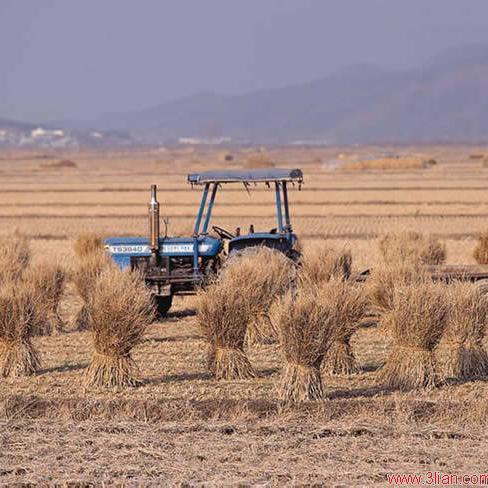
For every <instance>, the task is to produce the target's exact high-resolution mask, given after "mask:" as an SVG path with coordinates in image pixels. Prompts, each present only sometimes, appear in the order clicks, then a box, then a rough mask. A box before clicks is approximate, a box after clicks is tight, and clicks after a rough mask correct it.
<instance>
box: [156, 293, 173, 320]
mask: <svg viewBox="0 0 488 488" xmlns="http://www.w3.org/2000/svg"><path fill="white" fill-rule="evenodd" d="M172 304H173V295H169V296H165V297H161V296H158V295H155V296H154V305H155V307H156V318H157V319H158V320H161V319H164V317H166V315H167V313H168V312H169V309H170V308H171V305H172Z"/></svg>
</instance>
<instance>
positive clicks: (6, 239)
mask: <svg viewBox="0 0 488 488" xmlns="http://www.w3.org/2000/svg"><path fill="white" fill-rule="evenodd" d="M30 259H31V252H30V247H29V241H28V239H27V238H26V237H25V236H23V235H22V234H19V233H17V232H14V233H12V234H7V235H4V236H0V284H2V283H8V282H10V281H17V280H20V279H21V278H22V276H23V274H24V272H25V271H26V269H27V267H28V265H29V263H30Z"/></svg>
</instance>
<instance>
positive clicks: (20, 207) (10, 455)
mask: <svg viewBox="0 0 488 488" xmlns="http://www.w3.org/2000/svg"><path fill="white" fill-rule="evenodd" d="M386 150H390V149H386ZM396 150H397V149H395V148H392V149H391V150H390V151H396ZM421 150H422V151H424V150H425V149H424V148H422V149H421ZM338 151H340V149H339V148H334V149H327V148H325V149H307V150H299V149H295V148H292V147H287V148H270V149H269V154H270V157H271V158H272V160H273V161H276V164H277V165H280V166H281V165H283V166H285V167H291V166H292V165H293V166H296V165H298V166H299V167H300V164H301V162H305V163H304V165H303V166H302V168H303V169H304V173H305V184H304V186H303V191H302V192H300V193H299V192H297V191H290V205H291V209H292V213H293V217H294V218H293V224H294V228H295V230H296V232H297V234H298V235H299V237H300V239H301V240H302V242H304V243H305V244H306V245H308V243H309V242H310V241H324V240H327V242H328V243H330V245H332V246H334V247H337V248H341V247H343V246H344V245H345V243H346V242H347V246H348V247H349V248H350V249H351V251H352V252H353V255H354V261H355V266H356V267H358V266H359V267H364V268H369V267H373V268H374V269H375V268H376V263H377V261H379V256H378V249H377V246H375V241H374V239H375V238H376V237H377V236H379V235H382V234H384V233H385V232H400V231H404V230H406V229H409V230H415V231H418V232H424V233H435V234H436V235H439V236H442V237H440V239H442V240H443V241H445V242H446V244H447V247H448V262H449V264H466V263H472V262H473V257H472V251H473V248H474V246H475V244H476V242H475V240H474V239H475V238H476V236H477V233H478V232H482V231H484V230H485V228H486V213H487V211H488V210H487V208H488V199H487V196H486V189H485V188H484V187H483V186H484V185H483V180H484V179H485V178H486V175H487V173H486V171H487V170H486V169H484V168H482V167H481V162H480V160H476V161H472V162H470V161H464V160H465V159H466V155H467V154H470V153H472V152H480V150H479V149H474V148H466V147H464V148H456V147H454V146H449V147H443V148H442V147H439V148H432V149H429V150H428V152H429V153H432V154H435V155H436V158H438V159H439V161H440V163H439V165H438V167H436V168H432V169H431V170H429V171H422V170H418V171H417V170H413V171H408V170H407V171H398V172H393V171H385V172H383V173H382V172H381V171H378V172H375V173H374V174H372V173H371V172H368V171H363V172H361V171H357V172H356V173H355V174H354V177H353V178H352V177H351V174H350V173H349V174H348V173H345V172H341V171H340V170H339V171H334V172H332V171H329V170H328V169H327V167H326V164H327V162H328V161H329V160H331V158H333V157H335V154H337V152H338ZM372 151H377V148H375V149H371V150H369V149H365V150H363V148H358V149H357V150H356V152H357V153H358V157H359V158H361V157H362V154H368V153H371V152H372ZM195 152H196V153H197V152H200V149H197V150H195ZM332 152H333V154H332V155H331V153H332ZM481 152H483V151H481ZM175 155H176V157H175V158H173V151H168V152H167V154H164V155H163V156H161V157H160V156H159V154H158V156H157V157H158V159H159V158H161V159H164V161H160V162H159V163H158V167H157V172H155V171H154V170H155V162H154V159H155V157H156V156H155V154H154V151H151V152H148V153H147V154H146V153H142V152H140V151H127V152H125V153H122V152H117V153H114V152H106V153H101V152H100V153H98V152H95V151H93V152H82V153H74V152H71V151H68V152H66V154H65V156H63V157H66V158H69V159H72V160H74V161H82V162H83V175H82V177H80V175H79V174H78V173H77V172H76V170H75V171H69V170H66V171H57V177H56V179H54V178H53V171H32V169H34V170H37V169H38V167H39V161H38V160H35V159H30V160H26V157H27V156H26V155H25V154H20V155H19V154H18V153H13V152H12V153H11V154H8V153H5V154H2V156H1V158H2V159H3V161H2V163H1V166H2V175H1V176H2V185H1V191H0V214H1V218H2V226H1V229H0V232H1V233H2V234H6V233H11V232H13V230H14V229H16V228H18V229H19V231H21V232H23V233H25V234H26V235H29V236H34V237H35V240H34V241H33V242H32V246H31V248H32V253H33V260H34V261H35V262H38V261H41V260H42V261H45V260H49V261H50V262H58V260H59V259H60V257H66V258H67V259H68V261H72V260H73V256H72V249H71V246H69V243H70V242H71V240H72V239H73V238H74V236H76V235H77V234H78V233H80V232H93V231H95V232H100V233H101V234H102V235H104V234H107V233H110V234H111V235H145V233H146V224H147V219H146V211H145V206H144V203H145V201H146V190H147V188H148V185H149V184H150V183H157V184H158V185H159V187H160V188H163V189H164V190H165V191H164V195H165V196H164V199H163V202H162V204H163V207H164V208H165V214H167V215H168V216H169V218H170V234H174V233H181V234H182V235H187V234H188V233H189V232H190V233H191V229H192V224H193V221H194V215H195V209H196V208H197V205H198V200H199V198H200V192H199V191H190V189H189V188H188V185H187V184H186V178H185V177H186V172H192V171H201V170H205V169H218V168H223V167H224V166H225V167H228V163H227V162H225V163H224V162H222V163H219V162H218V161H216V159H217V158H216V157H214V156H213V155H212V152H211V151H207V150H205V154H204V156H202V157H199V155H198V154H197V157H195V156H192V157H191V159H190V157H187V156H185V155H183V150H182V151H175ZM244 157H245V156H244V152H243V151H242V152H239V153H236V157H235V161H236V163H235V164H240V161H242V159H243V158H244ZM316 157H317V158H319V159H320V160H321V161H324V165H323V166H321V165H320V164H315V163H313V162H312V161H313V160H314V158H316ZM52 159H53V160H54V161H56V160H57V159H59V156H58V157H55V156H54V157H53V158H52ZM174 159H179V160H180V161H181V166H178V165H174ZM197 161H199V162H198V166H197ZM202 164H204V165H205V167H202V166H201V165H202ZM210 165H211V166H210ZM216 165H217V168H216V167H215V166H216ZM80 167H81V163H80ZM251 197H252V198H251V200H250V199H249V197H248V195H247V193H246V192H245V191H242V189H241V188H235V189H230V191H227V188H226V190H225V191H223V192H222V193H220V194H219V199H218V202H217V206H216V208H215V212H214V217H215V221H214V222H215V223H216V224H217V225H221V226H223V227H225V228H229V229H233V228H235V227H236V226H241V228H247V226H248V225H249V223H253V224H254V225H255V227H256V229H260V230H261V229H264V230H266V229H270V228H272V227H274V226H275V217H274V215H273V211H274V206H273V197H274V195H273V191H272V190H271V191H269V190H266V191H265V190H264V189H261V188H256V189H254V188H251ZM70 291H71V290H70V289H68V293H67V294H66V295H65V299H64V300H63V303H62V307H61V310H62V314H63V316H66V317H68V316H69V315H70V314H71V313H72V312H73V311H74V310H75V309H76V307H77V301H76V299H75V298H74V297H73V296H72V294H71V293H70ZM193 309H194V299H193V297H185V298H178V299H176V300H175V305H174V309H173V310H174V313H172V314H170V316H169V317H168V318H167V319H166V320H165V322H164V323H162V324H154V325H152V326H151V327H150V328H149V331H148V338H147V340H145V341H144V342H143V343H142V344H141V345H140V346H139V347H137V348H136V349H135V350H134V354H133V358H134V360H135V361H136V362H137V365H138V367H139V368H140V374H141V376H142V377H144V378H148V379H149V381H147V382H146V383H145V384H144V386H143V387H141V388H125V389H121V390H118V391H117V392H116V394H115V393H114V392H113V391H110V390H102V389H86V390H80V385H79V379H80V369H81V368H83V367H84V366H85V365H86V364H87V362H88V361H89V360H90V357H91V353H92V351H91V341H90V332H89V331H82V332H73V333H70V334H61V335H56V336H49V337H39V338H36V339H35V345H36V348H38V350H39V352H40V353H41V355H42V362H43V371H42V374H39V375H36V376H35V378H31V377H25V378H12V379H5V380H3V381H0V398H1V401H0V416H1V419H2V425H1V429H2V430H1V433H0V435H1V437H2V439H3V438H4V439H7V440H8V443H7V444H8V446H7V448H5V449H4V450H3V452H2V463H1V464H2V470H1V471H2V473H1V476H0V479H1V482H2V483H4V484H12V485H15V484H21V483H38V484H49V483H55V482H59V484H62V483H63V482H66V481H72V480H79V481H80V483H84V482H86V483H95V484H96V483H103V482H105V483H107V484H117V483H119V484H120V483H122V484H123V483H124V482H125V483H128V484H131V483H132V484H147V485H151V484H154V485H161V484H166V485H167V484H178V483H181V484H198V483H201V482H202V480H206V481H207V482H208V483H209V484H212V483H214V484H232V483H236V484H237V483H241V484H251V485H252V484H263V483H264V484H266V483H267V484H271V485H272V484H285V485H286V484H290V483H295V484H306V485H307V484H329V485H333V484H341V483H342V484H343V485H344V484H346V485H350V486H356V485H372V484H381V483H384V482H385V473H389V472H392V471H402V472H407V473H415V474H418V473H422V472H425V471H426V470H427V468H428V469H429V470H431V471H434V470H439V467H440V466H442V470H443V471H444V472H482V471H483V469H484V466H483V460H484V459H485V458H486V446H487V445H488V443H487V436H486V426H487V418H488V417H487V410H486V408H487V403H486V397H487V391H488V390H487V388H488V387H487V385H488V383H487V382H486V381H483V380H481V381H468V382H466V381H454V382H451V383H449V385H448V386H446V387H445V388H440V389H434V390H428V391H416V392H413V393H412V392H394V393H392V394H381V393H380V394H376V393H377V392H378V391H379V390H378V387H377V385H376V384H375V373H374V371H375V370H376V368H378V367H379V366H380V365H381V364H382V363H383V361H384V360H385V352H386V350H387V348H386V347H385V338H384V337H383V336H382V335H381V334H378V331H377V329H376V328H374V327H370V328H363V327H361V328H360V329H359V330H358V331H357V332H356V333H355V335H354V336H353V340H352V344H353V346H354V352H355V354H356V358H357V362H358V364H359V366H360V367H361V370H362V372H361V374H359V375H353V376H334V377H328V378H327V381H326V382H325V381H324V383H323V389H324V394H325V396H327V397H328V399H327V400H326V401H324V402H315V403H314V404H313V405H304V404H301V405H298V406H296V407H295V408H294V409H293V410H291V409H288V408H287V409H282V408H281V405H280V403H279V402H278V400H277V398H276V394H275V389H274V385H275V383H276V382H277V381H278V375H279V372H278V371H279V368H280V366H281V364H282V358H281V353H280V349H279V347H278V345H275V344H271V345H263V346H261V347H253V348H250V349H249V350H248V351H247V354H248V357H249V360H250V361H251V363H252V364H253V366H254V367H255V368H256V370H257V371H259V372H260V374H259V375H258V377H257V378H254V379H252V380H248V381H229V382H217V381H216V380H215V378H213V377H209V375H208V374H207V372H206V368H205V367H204V348H205V342H204V341H203V340H202V338H201V336H200V333H199V329H198V327H197V325H196V320H195V317H193V316H192V314H191V313H188V311H192V310H193ZM485 345H486V339H485ZM230 441H232V442H230ZM66 445H69V453H70V455H69V456H64V457H63V453H65V452H66ZM167 445H171V446H173V447H174V448H172V449H169V450H168V449H167ZM121 446H122V447H121ZM236 446H237V447H238V450H237V451H238V452H237V451H236ZM115 451H117V456H115V457H114V452H115ZM331 453H333V455H331ZM384 453H388V455H387V456H385V455H384ZM61 458H62V459H61ZM115 458H117V459H115ZM351 459H354V460H355V465H354V467H353V468H352V469H351V463H350V460H351Z"/></svg>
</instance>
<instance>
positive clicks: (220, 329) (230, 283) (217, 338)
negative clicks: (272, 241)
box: [197, 258, 256, 380]
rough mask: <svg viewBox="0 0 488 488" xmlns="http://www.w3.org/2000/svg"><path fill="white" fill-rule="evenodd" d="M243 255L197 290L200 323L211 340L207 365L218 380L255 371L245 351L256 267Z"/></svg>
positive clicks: (234, 377)
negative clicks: (215, 278) (216, 278)
mask: <svg viewBox="0 0 488 488" xmlns="http://www.w3.org/2000/svg"><path fill="white" fill-rule="evenodd" d="M249 261H250V260H249V259H246V258H242V260H239V261H238V262H235V263H234V264H233V265H231V266H228V267H227V268H226V269H225V271H224V272H223V273H222V274H221V275H220V277H219V279H218V280H216V281H214V282H213V283H212V284H210V285H209V286H208V287H206V288H205V289H204V290H200V292H199V294H198V314H197V317H198V324H199V326H200V329H201V330H202V332H203V334H204V336H205V338H206V340H207V344H208V348H209V349H208V358H207V366H208V369H209V370H210V372H211V373H212V374H213V375H214V376H215V378H216V379H218V380H233V379H245V378H252V377H254V376H255V372H254V369H253V367H252V366H251V363H250V362H249V359H248V357H247V355H246V353H245V352H244V345H245V339H246V331H247V328H248V325H249V323H250V322H251V320H252V319H253V318H254V317H255V315H254V312H255V306H256V304H255V303H253V300H252V297H253V292H254V290H253V289H252V288H253V283H254V280H255V274H256V269H255V268H254V267H252V266H251V265H250V263H249Z"/></svg>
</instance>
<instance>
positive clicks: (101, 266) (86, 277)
mask: <svg viewBox="0 0 488 488" xmlns="http://www.w3.org/2000/svg"><path fill="white" fill-rule="evenodd" d="M113 267H114V265H113V263H112V262H111V261H109V259H108V258H107V256H105V254H102V253H91V254H87V255H85V256H84V257H83V258H80V259H79V260H78V263H77V265H76V267H75V269H74V270H73V271H72V273H71V278H72V281H73V283H74V285H75V288H76V290H77V292H78V294H79V296H80V297H81V299H82V300H83V304H82V306H81V308H80V309H79V310H78V313H77V314H76V316H75V318H74V323H73V328H74V329H75V330H86V329H89V328H90V325H91V317H90V315H89V313H88V304H89V302H90V300H91V298H92V297H93V293H94V290H95V284H96V281H97V279H98V278H99V276H100V275H101V273H102V272H103V271H104V270H106V269H107V268H113Z"/></svg>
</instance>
